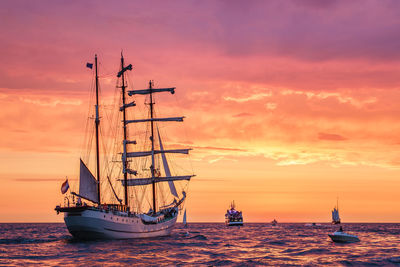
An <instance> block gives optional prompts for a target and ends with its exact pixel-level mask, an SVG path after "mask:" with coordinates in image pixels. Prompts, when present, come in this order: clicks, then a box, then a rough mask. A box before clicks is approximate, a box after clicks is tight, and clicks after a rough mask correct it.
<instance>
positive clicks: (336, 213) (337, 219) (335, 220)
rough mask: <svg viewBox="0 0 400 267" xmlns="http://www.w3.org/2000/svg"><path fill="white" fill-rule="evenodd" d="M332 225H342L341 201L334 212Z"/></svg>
mask: <svg viewBox="0 0 400 267" xmlns="http://www.w3.org/2000/svg"><path fill="white" fill-rule="evenodd" d="M332 224H340V217H339V201H337V203H336V207H334V208H333V210H332Z"/></svg>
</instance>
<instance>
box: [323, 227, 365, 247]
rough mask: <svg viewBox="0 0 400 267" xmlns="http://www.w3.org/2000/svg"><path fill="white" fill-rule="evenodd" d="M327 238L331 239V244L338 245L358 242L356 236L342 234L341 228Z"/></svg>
mask: <svg viewBox="0 0 400 267" xmlns="http://www.w3.org/2000/svg"><path fill="white" fill-rule="evenodd" d="M328 236H329V237H330V238H331V239H332V241H333V242H338V243H353V242H358V241H360V239H359V238H358V236H356V235H351V234H348V233H345V232H343V228H342V226H340V228H339V230H338V231H336V232H334V233H332V234H328Z"/></svg>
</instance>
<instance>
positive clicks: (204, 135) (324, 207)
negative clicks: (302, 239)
mask: <svg viewBox="0 0 400 267" xmlns="http://www.w3.org/2000/svg"><path fill="white" fill-rule="evenodd" d="M0 5H1V8H0V13H1V14H0V16H1V17H2V23H1V24H0V28H1V32H2V34H1V36H0V38H1V41H0V51H1V61H0V105H1V112H0V158H1V160H0V179H1V181H2V186H1V187H0V222H47V221H50V222H55V221H57V222H60V221H62V216H61V215H59V216H57V215H56V214H55V212H54V210H53V209H54V207H55V205H57V204H59V203H60V201H61V200H62V196H61V195H60V186H61V183H62V182H63V181H64V179H65V176H69V177H77V175H78V167H79V165H78V164H79V155H80V153H81V151H82V142H83V135H84V130H85V129H84V124H85V121H86V116H87V110H88V98H89V93H88V91H89V89H90V87H91V82H92V76H91V72H90V70H88V69H86V68H85V64H86V62H91V61H93V56H94V54H95V53H97V54H98V55H99V60H100V70H101V73H100V75H101V86H102V93H103V95H104V96H105V97H106V98H107V97H111V96H112V95H113V92H114V89H115V84H116V78H115V72H116V71H117V70H118V67H119V54H120V52H121V49H122V50H123V51H124V55H125V58H126V61H127V62H129V63H132V64H133V65H134V70H133V72H132V74H131V76H130V79H131V80H130V85H132V84H133V86H134V88H136V89H141V88H144V87H146V85H147V82H148V80H149V79H153V80H155V84H156V86H176V87H177V92H176V94H175V95H174V97H170V96H168V97H162V96H160V100H161V101H160V102H162V103H163V104H162V105H161V107H164V110H165V114H167V115H181V114H183V115H185V116H186V121H185V123H184V133H180V132H176V135H175V136H174V137H175V140H171V141H173V142H175V143H181V144H188V145H190V146H191V147H193V148H194V150H193V151H192V156H191V158H192V163H193V169H194V172H195V173H196V175H197V176H196V177H195V179H194V180H193V181H192V182H191V184H190V191H189V198H188V200H187V203H186V204H187V209H188V220H189V221H216V222H223V220H224V213H225V211H226V209H227V208H228V206H229V203H230V202H231V201H232V200H233V199H234V200H235V201H236V204H237V207H238V209H241V210H243V214H244V218H245V221H252V222H262V221H271V220H272V219H273V218H276V219H277V220H278V221H286V222H306V221H307V222H314V221H319V222H328V221H329V220H330V210H331V209H332V208H333V206H334V205H335V204H336V197H339V199H340V209H341V217H342V220H343V221H344V222H361V221H363V222H399V221H400V200H399V199H398V197H396V196H397V195H398V193H397V191H398V189H399V188H400V180H399V175H400V156H399V152H400V137H399V136H400V119H399V115H400V105H399V104H398V103H399V102H400V91H399V89H400V83H399V81H400V79H399V74H400V64H399V63H400V49H399V48H400V38H399V37H398V36H399V29H400V16H399V14H398V10H400V9H399V8H400V6H399V5H400V4H399V3H398V2H397V1H352V2H351V3H350V2H349V1H329V2H325V1H323V2H321V1H312V0H304V1H285V2H278V1H273V2H272V1H271V2H266V1H251V2H248V1H202V2H197V1H150V2H149V3H146V4H142V3H139V2H137V3H132V2H131V1H121V2H120V4H119V5H117V4H115V3H110V2H109V1H84V2H82V1H70V2H65V3H62V2H54V1H39V2H36V1H35V2H32V1H8V2H3V3H1V4H0Z"/></svg>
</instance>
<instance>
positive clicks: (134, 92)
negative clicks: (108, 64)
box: [128, 87, 175, 96]
mask: <svg viewBox="0 0 400 267" xmlns="http://www.w3.org/2000/svg"><path fill="white" fill-rule="evenodd" d="M160 92H171V94H175V87H172V88H155V89H153V88H152V89H142V90H131V91H128V95H129V96H132V95H148V94H150V93H160Z"/></svg>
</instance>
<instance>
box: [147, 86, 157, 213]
mask: <svg viewBox="0 0 400 267" xmlns="http://www.w3.org/2000/svg"><path fill="white" fill-rule="evenodd" d="M149 90H150V118H151V120H150V125H151V136H150V140H151V167H150V170H151V179H152V181H153V182H152V189H153V211H154V213H156V212H157V209H156V183H155V179H154V167H155V166H154V163H155V162H154V121H153V105H154V103H153V87H152V82H151V81H149Z"/></svg>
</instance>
